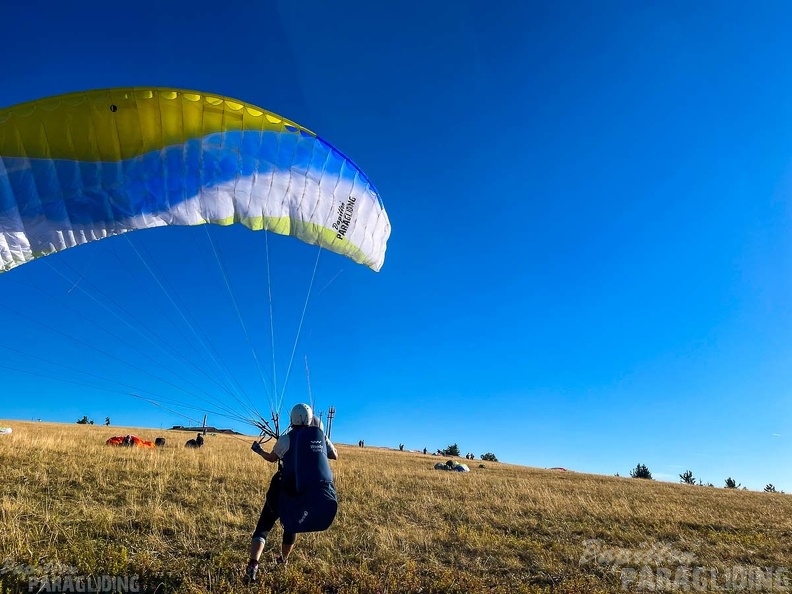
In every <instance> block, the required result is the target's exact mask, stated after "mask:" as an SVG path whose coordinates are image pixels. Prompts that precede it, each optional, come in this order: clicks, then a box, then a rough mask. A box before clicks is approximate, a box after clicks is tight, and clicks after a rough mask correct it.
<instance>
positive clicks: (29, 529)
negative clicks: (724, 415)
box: [0, 422, 792, 593]
mask: <svg viewBox="0 0 792 594" xmlns="http://www.w3.org/2000/svg"><path fill="white" fill-rule="evenodd" d="M9 424H10V425H12V426H13V427H14V433H13V434H11V435H6V436H0V468H1V469H2V476H3V479H2V483H1V484H0V520H1V522H2V526H3V529H2V530H0V562H2V563H3V568H4V569H3V570H2V571H3V572H4V573H5V575H4V576H3V577H4V579H5V584H6V586H7V587H8V586H9V585H14V584H17V585H19V586H20V587H22V586H23V587H24V588H25V590H26V589H27V585H28V581H27V580H28V578H27V576H26V575H24V574H25V573H26V572H28V571H29V572H34V571H35V570H34V569H33V568H38V571H39V572H40V571H43V570H44V569H47V566H49V570H50V572H51V573H52V574H53V575H55V574H58V572H60V573H69V572H72V573H74V572H77V574H78V575H83V576H85V575H92V576H101V575H109V576H121V575H125V576H129V575H138V576H140V579H141V580H143V581H144V582H145V583H146V584H149V583H150V584H153V585H156V584H157V583H163V584H165V586H166V588H165V591H170V592H172V591H179V592H205V591H214V592H237V591H241V590H243V589H244V590H246V591H251V592H275V591H285V592H306V593H324V592H339V593H340V592H361V593H363V592H366V593H368V592H372V593H373V592H389V593H393V592H459V593H479V592H504V593H505V592H509V593H513V592H550V591H553V592H611V591H623V586H624V585H626V586H627V589H628V590H630V589H637V588H638V587H639V586H641V587H643V588H644V589H645V588H646V586H647V585H648V583H649V581H648V580H649V579H650V578H651V580H652V583H653V584H655V585H657V575H658V572H659V574H660V576H661V577H663V576H664V575H666V573H665V572H666V571H668V572H669V573H670V574H671V578H672V579H677V580H679V579H682V578H680V577H679V576H678V575H677V572H679V571H683V570H681V569H680V568H691V569H692V568H694V567H695V566H702V567H705V568H707V572H708V573H707V574H706V580H710V581H704V582H702V581H701V580H703V579H705V578H704V577H702V575H701V574H699V575H698V578H696V576H689V579H698V580H699V582H693V587H694V589H695V587H696V586H695V584H696V583H698V584H699V585H700V586H706V588H704V587H700V588H698V589H710V588H713V587H714V586H715V585H717V586H723V585H724V584H728V583H731V582H733V581H735V580H743V579H744V580H754V582H751V583H753V584H754V585H755V586H756V584H758V583H759V582H756V581H755V580H758V579H759V576H758V574H757V575H753V574H752V572H753V573H756V572H757V571H758V568H765V567H769V568H770V574H767V572H766V571H765V574H764V578H762V579H769V580H771V582H768V583H773V582H772V580H773V579H775V580H776V582H775V583H776V584H778V583H780V582H779V581H778V580H780V579H781V578H782V577H783V576H782V572H781V571H780V569H782V568H787V570H788V571H789V575H792V567H790V565H792V561H790V560H792V496H788V495H782V494H777V495H776V494H766V493H755V492H746V491H738V490H726V489H714V488H707V487H693V486H684V485H674V484H668V483H658V482H653V481H642V480H636V479H625V478H616V477H602V476H592V475H583V474H577V473H569V472H566V473H565V472H556V471H548V470H539V469H530V468H524V467H518V466H510V465H505V464H498V463H487V464H486V468H483V469H480V468H478V464H479V461H475V463H473V464H471V466H472V467H473V470H472V472H470V473H464V474H463V473H454V472H440V471H435V470H433V469H432V467H433V465H434V463H435V462H437V461H438V460H440V459H439V458H437V457H433V456H423V455H420V454H414V453H408V452H396V451H387V450H380V449H373V448H366V449H360V448H357V447H345V446H340V447H339V457H340V459H339V460H338V461H337V462H334V463H333V471H334V473H335V476H336V485H337V489H338V493H339V500H340V509H339V513H338V516H337V518H336V521H335V524H334V525H333V526H332V527H331V528H330V530H328V531H327V532H324V533H321V534H311V535H301V536H300V537H299V538H298V541H297V547H296V549H295V552H294V554H293V556H292V561H291V562H290V564H289V566H288V568H287V569H286V570H283V569H281V570H276V567H275V566H274V565H271V566H270V565H269V564H268V563H264V562H262V568H263V571H262V574H263V575H262V580H261V582H260V583H259V584H257V585H256V586H255V587H254V588H243V586H242V585H241V583H240V581H239V577H240V574H241V570H242V568H243V567H244V564H245V562H246V560H247V548H248V545H249V542H250V533H251V532H252V530H253V527H254V526H255V523H256V520H257V519H258V514H259V511H260V508H261V505H262V503H263V500H264V493H265V491H266V487H267V485H268V483H269V478H270V476H271V475H272V473H273V472H274V465H269V464H267V463H266V462H264V461H263V460H262V459H260V458H259V457H258V456H256V455H255V454H253V453H252V452H251V451H250V448H249V446H250V442H251V440H250V439H249V438H240V437H235V436H230V435H218V436H216V437H207V442H206V446H205V447H204V448H203V449H202V450H197V451H196V450H188V449H185V448H183V447H181V446H182V445H183V443H184V441H185V440H186V439H188V438H190V437H192V435H191V434H187V433H185V434H183V436H182V435H181V434H179V433H174V432H172V431H167V432H163V431H155V430H147V429H140V430H133V429H125V428H117V427H110V428H107V427H97V426H81V425H55V424H46V423H22V422H12V423H9ZM130 432H133V433H135V434H136V435H139V436H140V437H143V438H144V439H150V440H153V439H154V438H155V437H157V436H158V435H164V436H165V437H166V438H167V439H168V445H167V446H166V447H165V448H162V449H158V450H136V449H123V448H110V447H106V446H105V445H104V440H105V439H106V438H107V437H110V436H111V435H118V434H125V433H130ZM182 437H183V439H181V438H182ZM177 438H178V443H174V442H175V441H177ZM271 445H272V444H271V443H270V444H268V446H267V447H269V446H271ZM443 460H444V459H443ZM280 535H281V531H280V528H279V527H277V528H276V529H275V530H274V531H273V534H272V535H271V537H270V541H269V542H268V543H267V549H266V551H265V559H264V561H266V560H267V559H268V558H269V556H270V555H271V554H274V552H275V551H276V549H277V548H278V547H279V545H280ZM64 566H66V567H65V568H64ZM658 568H659V569H658ZM735 568H739V569H738V570H735ZM65 570H66V571H65ZM776 570H778V571H776ZM773 571H775V572H776V573H773ZM641 572H643V573H641ZM740 572H744V573H745V577H744V576H743V574H742V573H740ZM789 575H788V576H787V579H788V578H789ZM641 578H643V580H644V581H643V582H640V580H641ZM728 580H731V581H728ZM623 582H624V583H623ZM759 585H761V584H759ZM713 589H714V588H713ZM755 589H760V588H758V587H755ZM768 589H769V588H768Z"/></svg>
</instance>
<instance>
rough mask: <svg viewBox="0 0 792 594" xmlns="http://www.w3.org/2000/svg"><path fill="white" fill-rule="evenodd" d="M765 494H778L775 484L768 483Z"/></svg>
mask: <svg viewBox="0 0 792 594" xmlns="http://www.w3.org/2000/svg"><path fill="white" fill-rule="evenodd" d="M764 492H765V493H778V491H776V488H775V485H773V483H768V484H767V485H766V486H765V488H764Z"/></svg>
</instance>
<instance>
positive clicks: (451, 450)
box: [440, 443, 461, 456]
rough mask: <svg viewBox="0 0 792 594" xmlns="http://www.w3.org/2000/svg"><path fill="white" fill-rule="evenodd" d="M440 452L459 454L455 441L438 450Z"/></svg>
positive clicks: (450, 454) (442, 453)
mask: <svg viewBox="0 0 792 594" xmlns="http://www.w3.org/2000/svg"><path fill="white" fill-rule="evenodd" d="M440 454H441V455H443V456H460V455H461V454H460V453H459V446H458V445H457V444H455V443H452V444H451V445H450V446H448V447H447V448H446V449H444V450H440Z"/></svg>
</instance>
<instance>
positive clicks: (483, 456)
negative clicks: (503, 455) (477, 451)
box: [481, 452, 498, 462]
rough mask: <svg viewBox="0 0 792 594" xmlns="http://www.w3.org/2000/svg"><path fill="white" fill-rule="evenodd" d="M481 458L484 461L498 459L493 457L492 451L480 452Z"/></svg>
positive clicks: (495, 460)
mask: <svg viewBox="0 0 792 594" xmlns="http://www.w3.org/2000/svg"><path fill="white" fill-rule="evenodd" d="M481 459H482V460H484V461H485V462H497V461H498V459H497V458H496V457H495V454H493V453H492V452H487V453H486V454H481Z"/></svg>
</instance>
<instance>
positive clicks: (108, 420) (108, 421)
mask: <svg viewBox="0 0 792 594" xmlns="http://www.w3.org/2000/svg"><path fill="white" fill-rule="evenodd" d="M109 426H110V417H105V427H109Z"/></svg>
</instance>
